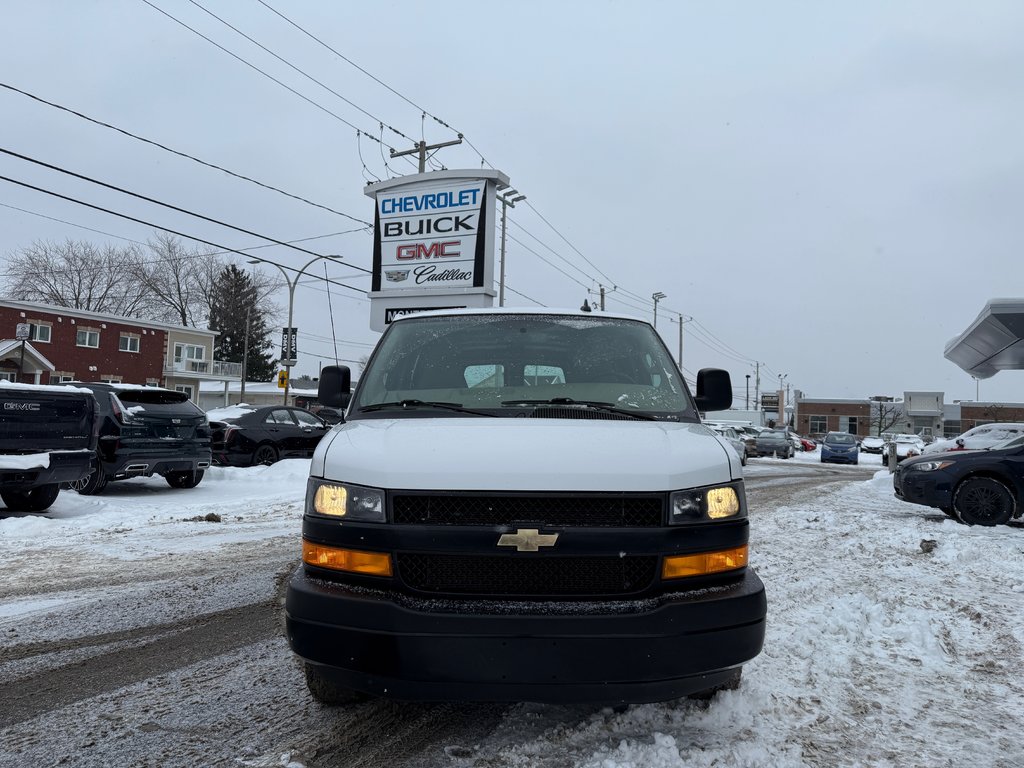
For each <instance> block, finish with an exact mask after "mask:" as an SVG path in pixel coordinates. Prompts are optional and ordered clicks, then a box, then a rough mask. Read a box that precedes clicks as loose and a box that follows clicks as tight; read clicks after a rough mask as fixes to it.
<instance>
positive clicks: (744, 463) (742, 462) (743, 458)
mask: <svg viewBox="0 0 1024 768" xmlns="http://www.w3.org/2000/svg"><path fill="white" fill-rule="evenodd" d="M740 466H741V467H745V466H747V454H745V453H744V454H743V455H742V456H740Z"/></svg>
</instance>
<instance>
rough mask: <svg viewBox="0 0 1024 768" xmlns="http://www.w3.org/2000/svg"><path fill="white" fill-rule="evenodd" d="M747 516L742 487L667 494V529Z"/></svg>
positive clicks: (727, 486) (716, 487) (700, 489)
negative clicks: (674, 526)
mask: <svg viewBox="0 0 1024 768" xmlns="http://www.w3.org/2000/svg"><path fill="white" fill-rule="evenodd" d="M746 516H747V504H746V498H745V495H744V493H743V484H742V483H731V484H729V485H715V486H709V487H707V488H693V489H690V490H687V491H676V492H675V493H672V494H669V506H668V522H669V525H682V524H685V523H702V522H708V521H715V520H726V519H735V518H738V517H746Z"/></svg>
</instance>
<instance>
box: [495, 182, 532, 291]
mask: <svg viewBox="0 0 1024 768" xmlns="http://www.w3.org/2000/svg"><path fill="white" fill-rule="evenodd" d="M525 199H526V195H521V194H519V190H518V189H512V188H511V187H507V188H506V189H504V190H503V191H502V192H500V193H499V194H498V202H500V203H501V274H500V275H499V277H498V306H499V307H504V306H505V226H506V221H507V217H508V209H509V208H515V207H516V203H521V202H522V201H523V200H525Z"/></svg>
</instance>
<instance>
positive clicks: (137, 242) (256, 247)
mask: <svg viewBox="0 0 1024 768" xmlns="http://www.w3.org/2000/svg"><path fill="white" fill-rule="evenodd" d="M0 207H3V208H9V209H11V210H12V211H19V212H20V213H27V214H29V215H30V216H38V217H39V218H41V219H48V220H50V221H56V222H58V223H60V224H66V225H68V226H69V227H76V228H77V229H84V230H86V231H88V232H95V233H96V234H99V235H106V236H107V237H113V238H116V239H117V240H124V241H125V242H128V243H134V244H135V245H139V246H142V247H143V248H150V247H152V246H151V245H150V244H149V243H144V242H142V241H141V240H133V239H132V238H130V237H125V236H124V235H117V234H114V233H113V232H106V231H104V230H102V229H94V228H93V227H87V226H85V225H84V224H76V223H75V222H73V221H68V220H67V219H61V218H57V217H56V216H47V215H46V214H44V213H39V212H38V211H30V210H28V209H27V208H19V207H18V206H16V205H8V204H7V203H0ZM362 231H363V229H362V228H361V227H360V228H359V229H347V230H343V231H341V232H329V233H328V234H326V235H312V236H311V237H300V238H297V239H295V240H289V241H288V242H290V243H302V242H306V241H308V240H320V239H322V238H325V237H335V236H337V235H346V234H350V233H352V232H362ZM274 246H275V243H266V244H264V245H252V246H249V247H247V248H238V249H237V250H231V251H211V252H209V253H195V254H188V255H184V256H174V257H168V258H164V259H146V260H143V261H142V262H141V263H142V264H144V265H151V264H163V263H165V262H171V261H178V260H181V259H206V258H210V257H211V256H223V255H225V254H228V253H236V254H237V253H238V251H258V250H259V249H261V248H273V247H274ZM50 271H51V272H53V273H55V274H56V273H60V272H67V271H70V270H50ZM16 276H17V275H16V274H14V273H12V272H0V277H16ZM361 276H362V275H358V277H361ZM351 277H357V275H351ZM311 287H312V286H311Z"/></svg>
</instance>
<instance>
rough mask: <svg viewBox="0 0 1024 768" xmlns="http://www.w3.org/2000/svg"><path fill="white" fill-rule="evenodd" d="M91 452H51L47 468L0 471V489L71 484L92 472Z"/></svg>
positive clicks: (25, 488) (23, 488)
mask: <svg viewBox="0 0 1024 768" xmlns="http://www.w3.org/2000/svg"><path fill="white" fill-rule="evenodd" d="M95 455H96V454H95V453H94V452H93V451H88V450H85V451H51V452H50V454H49V466H46V467H31V468H29V469H5V470H2V471H0V488H3V489H4V490H8V489H11V490H28V489H31V488H38V487H39V486H42V485H52V484H54V483H72V482H75V481H78V480H81V479H82V478H85V477H88V476H89V475H90V474H92V471H93V459H94V458H95Z"/></svg>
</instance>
